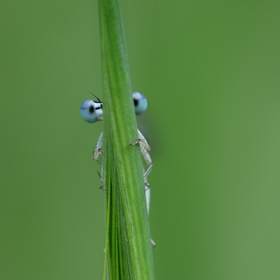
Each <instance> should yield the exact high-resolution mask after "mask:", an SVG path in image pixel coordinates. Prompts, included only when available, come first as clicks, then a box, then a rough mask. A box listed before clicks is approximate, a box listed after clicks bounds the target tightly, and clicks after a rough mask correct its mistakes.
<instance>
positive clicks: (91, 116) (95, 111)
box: [80, 99, 103, 123]
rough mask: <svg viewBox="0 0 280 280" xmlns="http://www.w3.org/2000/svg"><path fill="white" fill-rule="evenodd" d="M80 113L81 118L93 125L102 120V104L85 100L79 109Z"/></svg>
mask: <svg viewBox="0 0 280 280" xmlns="http://www.w3.org/2000/svg"><path fill="white" fill-rule="evenodd" d="M80 113H81V116H82V118H83V119H84V120H85V121H86V122H89V123H95V122H97V121H102V120H103V110H102V103H101V102H96V101H93V100H91V99H87V100H85V101H84V102H83V103H82V105H81V107H80Z"/></svg>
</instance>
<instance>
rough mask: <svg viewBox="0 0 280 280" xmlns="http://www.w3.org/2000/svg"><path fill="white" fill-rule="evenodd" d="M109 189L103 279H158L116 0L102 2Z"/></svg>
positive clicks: (105, 137) (107, 190) (100, 6)
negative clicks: (155, 277)
mask: <svg viewBox="0 0 280 280" xmlns="http://www.w3.org/2000/svg"><path fill="white" fill-rule="evenodd" d="M99 17H100V36H101V53H102V54H101V56H102V76H103V94H104V126H105V129H104V137H103V150H104V161H103V168H104V176H105V178H104V179H105V182H104V183H105V187H106V193H107V213H106V219H107V221H106V226H107V229H106V231H107V233H106V235H107V236H106V248H105V263H106V264H105V269H104V279H107V278H109V279H129V280H131V279H139V280H140V279H141V280H143V279H154V270H153V256H152V246H151V243H150V239H151V237H150V229H149V222H148V213H147V207H146V201H145V194H144V179H143V165H142V160H141V155H140V150H139V147H138V146H137V145H136V146H129V143H132V142H133V141H135V140H136V139H137V137H138V136H137V124H136V117H135V112H134V105H133V101H132V96H131V94H132V87H131V82H130V74H129V67H128V60H127V54H126V47H125V38H124V30H123V26H122V19H121V13H120V8H119V3H118V1H117V0H99Z"/></svg>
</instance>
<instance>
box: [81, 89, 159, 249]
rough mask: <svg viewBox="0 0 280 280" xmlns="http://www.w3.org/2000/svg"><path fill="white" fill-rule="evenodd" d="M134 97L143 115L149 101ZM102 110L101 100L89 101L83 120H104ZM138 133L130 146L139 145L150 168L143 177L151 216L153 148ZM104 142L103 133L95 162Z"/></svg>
mask: <svg viewBox="0 0 280 280" xmlns="http://www.w3.org/2000/svg"><path fill="white" fill-rule="evenodd" d="M132 97H133V102H134V108H135V114H136V115H141V114H142V113H143V112H145V111H146V109H147V106H148V103H147V99H146V97H145V95H144V94H142V93H140V92H133V93H132ZM97 99H98V98H97ZM102 108H103V103H102V102H101V101H100V100H99V99H98V100H97V101H94V100H90V99H87V100H85V101H84V102H83V103H82V105H81V107H80V113H81V115H82V118H83V119H84V120H85V121H86V122H89V123H95V122H97V121H102V120H103V109H102ZM137 132H138V139H137V140H136V141H134V142H133V143H131V144H129V145H130V146H132V145H136V144H139V146H140V151H141V154H142V157H143V159H144V160H145V162H146V163H147V165H148V168H147V169H146V170H145V169H144V168H143V177H144V183H145V197H146V204H147V212H148V214H149V210H150V185H149V183H148V180H147V177H148V175H149V174H150V173H151V171H152V167H153V163H152V159H151V157H150V154H149V151H150V150H151V148H150V146H149V144H148V142H147V140H146V139H145V137H144V136H143V134H142V133H141V132H140V130H138V129H137ZM102 142H103V133H101V135H100V136H99V139H98V142H97V145H96V147H95V149H94V156H93V159H94V160H95V161H98V159H99V157H100V155H101V154H102ZM103 172H104V171H103V170H102V169H101V173H100V179H101V181H102V188H103V187H104V180H103V178H104V174H103ZM151 243H152V245H153V246H155V245H156V244H155V242H154V241H153V240H151Z"/></svg>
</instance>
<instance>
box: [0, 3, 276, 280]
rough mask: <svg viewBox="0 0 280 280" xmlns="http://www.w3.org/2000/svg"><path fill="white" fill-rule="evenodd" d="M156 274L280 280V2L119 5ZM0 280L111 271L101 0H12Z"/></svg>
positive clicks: (0, 175)
mask: <svg viewBox="0 0 280 280" xmlns="http://www.w3.org/2000/svg"><path fill="white" fill-rule="evenodd" d="M121 7H122V12H123V19H124V24H125V30H126V39H127V47H128V55H129V62H130V70H131V78H132V84H133V88H134V90H138V91H141V92H143V93H144V94H145V95H146V96H147V98H148V100H149V107H148V111H147V113H146V114H145V116H143V117H141V119H140V122H141V127H144V129H143V130H144V133H145V135H146V136H147V139H148V140H149V142H150V144H151V147H152V152H151V155H152V157H153V159H154V169H153V172H152V173H151V175H150V177H149V182H150V185H151V188H152V204H151V216H150V221H151V231H152V236H153V239H154V240H155V241H156V242H157V248H156V249H155V250H154V259H155V272H156V276H157V279H192V280H199V279H203V280H205V279H215V280H219V279H221V280H225V279H226V280H243V279H244V280H248V279H254V280H261V279H265V280H267V279H268V280H273V279H280V265H279V263H280V203H279V201H280V172H279V171H280V110H279V108H280V94H279V91H280V55H279V50H280V36H279V27H280V17H279V14H280V2H279V1H277V0H274V1H273V0H268V1H259V0H257V1H222V0H214V1H203V0H202V1H179V0H175V1H159V0H157V1H148V0H141V1H140V0H135V1H124V0H123V1H121ZM0 22H1V24H0V28H1V44H0V49H1V51H0V56H1V62H0V79H1V83H0V89H1V93H0V100H1V101H0V124H1V134H0V135H1V136H0V143H1V145H0V279H3V280H18V279H21V280H25V279H28V280H31V279H36V280H37V279H40V280H44V279H46V280H49V279H52V280H56V279H68V280H72V279H73V280H74V279H75V280H76V279H84V280H87V279H102V271H103V248H104V196H103V193H102V191H101V190H99V186H100V180H99V177H98V175H97V170H99V166H98V164H97V163H95V162H93V161H92V151H93V148H94V146H95V143H96V141H97V138H98V136H99V134H100V132H101V131H102V125H103V124H102V123H98V124H94V125H90V124H87V123H85V122H84V121H83V120H82V118H81V117H80V114H79V106H80V104H81V102H82V101H83V100H84V99H87V98H90V97H91V95H90V93H89V92H88V91H91V92H93V93H94V94H96V95H98V96H99V97H100V98H101V99H102V86H101V71H100V70H101V64H100V48H99V30H98V10H97V1H88V0H81V1H65V0H61V1H53V0H50V1H35V0H27V1H2V3H1V10H0Z"/></svg>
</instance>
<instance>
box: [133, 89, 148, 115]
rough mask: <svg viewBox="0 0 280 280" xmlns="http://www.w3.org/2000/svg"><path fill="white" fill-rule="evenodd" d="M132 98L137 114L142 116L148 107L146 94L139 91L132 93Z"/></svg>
mask: <svg viewBox="0 0 280 280" xmlns="http://www.w3.org/2000/svg"><path fill="white" fill-rule="evenodd" d="M132 97H133V102H134V107H135V114H136V115H141V114H142V113H143V112H145V111H146V109H147V106H148V101H147V98H146V97H145V95H144V94H142V93H140V92H137V91H135V92H133V93H132Z"/></svg>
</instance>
